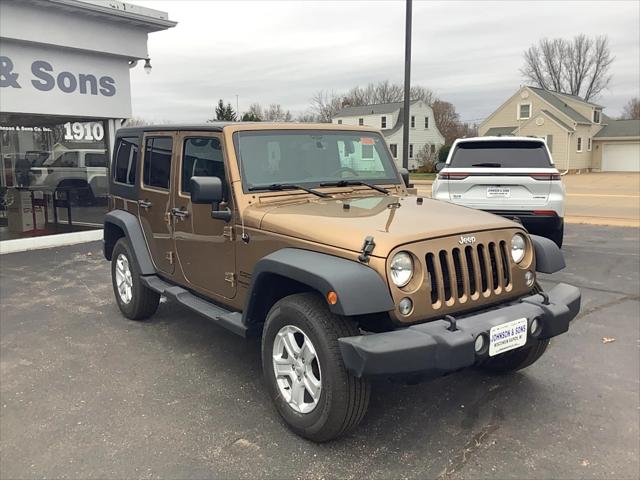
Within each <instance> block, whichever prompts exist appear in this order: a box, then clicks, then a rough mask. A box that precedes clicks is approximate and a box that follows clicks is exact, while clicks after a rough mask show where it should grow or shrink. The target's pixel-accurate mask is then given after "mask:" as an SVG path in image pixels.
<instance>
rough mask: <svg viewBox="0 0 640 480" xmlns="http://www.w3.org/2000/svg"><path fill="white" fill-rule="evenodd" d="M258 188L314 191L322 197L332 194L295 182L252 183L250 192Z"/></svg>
mask: <svg viewBox="0 0 640 480" xmlns="http://www.w3.org/2000/svg"><path fill="white" fill-rule="evenodd" d="M256 190H271V191H283V190H302V191H304V192H307V193H312V194H314V195H317V196H318V197H322V198H327V197H330V196H331V195H328V194H326V193H323V192H319V191H318V190H313V189H311V188H306V187H302V186H300V185H295V184H293V183H272V184H271V185H251V186H250V187H249V191H250V192H254V191H256Z"/></svg>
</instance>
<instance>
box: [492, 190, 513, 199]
mask: <svg viewBox="0 0 640 480" xmlns="http://www.w3.org/2000/svg"><path fill="white" fill-rule="evenodd" d="M509 197H511V188H510V187H487V198H509Z"/></svg>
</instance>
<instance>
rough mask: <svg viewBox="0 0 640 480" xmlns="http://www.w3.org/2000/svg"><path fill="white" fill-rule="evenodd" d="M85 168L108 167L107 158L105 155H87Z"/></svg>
mask: <svg viewBox="0 0 640 480" xmlns="http://www.w3.org/2000/svg"><path fill="white" fill-rule="evenodd" d="M84 166H85V167H106V166H107V156H106V155H105V154H104V153H87V154H85V156H84Z"/></svg>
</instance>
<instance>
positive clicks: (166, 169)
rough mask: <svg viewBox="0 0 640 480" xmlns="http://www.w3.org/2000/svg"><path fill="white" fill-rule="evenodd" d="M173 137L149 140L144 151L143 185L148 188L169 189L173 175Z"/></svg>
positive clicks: (151, 138)
mask: <svg viewBox="0 0 640 480" xmlns="http://www.w3.org/2000/svg"><path fill="white" fill-rule="evenodd" d="M172 149H173V139H172V138H171V137H150V138H147V141H146V143H145V151H144V169H143V170H144V171H143V183H144V185H145V186H147V187H155V188H163V189H168V188H169V175H170V173H171V151H172Z"/></svg>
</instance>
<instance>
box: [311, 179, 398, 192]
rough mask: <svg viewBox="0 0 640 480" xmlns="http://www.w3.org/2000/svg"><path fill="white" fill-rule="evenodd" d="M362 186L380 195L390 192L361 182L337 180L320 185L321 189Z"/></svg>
mask: <svg viewBox="0 0 640 480" xmlns="http://www.w3.org/2000/svg"><path fill="white" fill-rule="evenodd" d="M360 185H362V186H364V187H369V188H372V189H374V190H377V191H378V192H380V193H384V194H388V193H389V190H387V189H386V188H383V187H379V186H378V185H374V184H372V183H367V182H362V181H360V180H337V181H335V182H325V183H321V184H320V186H321V187H351V186H354V187H357V186H360Z"/></svg>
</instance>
